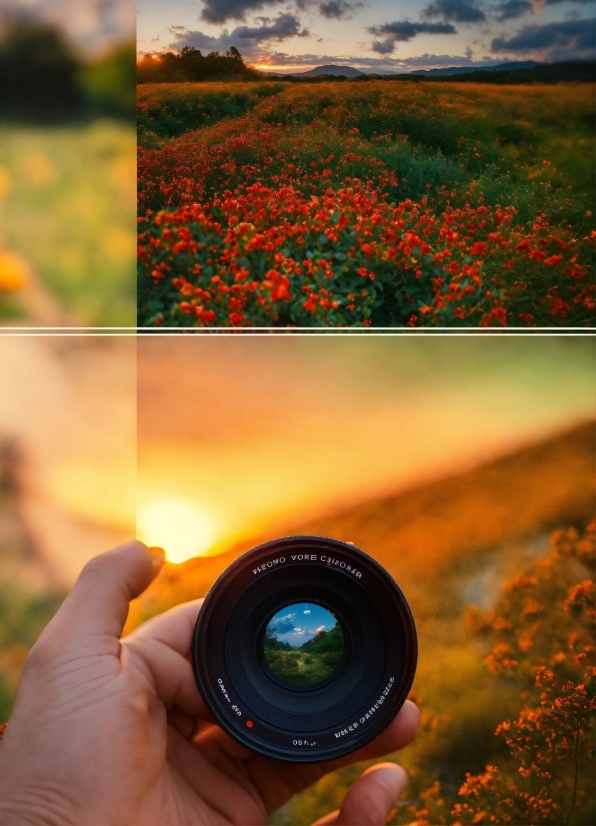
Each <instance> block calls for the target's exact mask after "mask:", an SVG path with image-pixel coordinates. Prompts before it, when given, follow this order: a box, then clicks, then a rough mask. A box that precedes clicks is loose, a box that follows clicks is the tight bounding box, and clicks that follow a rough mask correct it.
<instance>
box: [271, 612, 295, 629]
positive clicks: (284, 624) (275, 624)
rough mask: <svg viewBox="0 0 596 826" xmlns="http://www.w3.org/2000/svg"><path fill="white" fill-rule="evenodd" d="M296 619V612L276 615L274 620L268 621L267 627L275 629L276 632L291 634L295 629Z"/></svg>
mask: <svg viewBox="0 0 596 826" xmlns="http://www.w3.org/2000/svg"><path fill="white" fill-rule="evenodd" d="M295 619H296V614H286V615H285V616H284V617H278V618H277V619H276V620H273V621H272V622H270V623H269V627H270V628H271V629H272V630H273V631H275V633H276V634H291V633H292V632H293V631H297V630H300V629H297V628H296V626H295V625H294V620H295Z"/></svg>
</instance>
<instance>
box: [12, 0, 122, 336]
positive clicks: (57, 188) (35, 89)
mask: <svg viewBox="0 0 596 826" xmlns="http://www.w3.org/2000/svg"><path fill="white" fill-rule="evenodd" d="M135 13H136V12H135V4H134V3H133V2H131V0H0V324H4V325H7V324H13V325H20V326H66V325H94V326H95V325H107V326H136V306H135V301H136V292H135V276H134V258H135V250H136V222H135V208H136V132H135V120H134V119H135V46H134V36H135V20H136V17H135Z"/></svg>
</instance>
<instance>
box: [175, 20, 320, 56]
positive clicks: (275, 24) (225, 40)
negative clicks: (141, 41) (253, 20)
mask: <svg viewBox="0 0 596 826" xmlns="http://www.w3.org/2000/svg"><path fill="white" fill-rule="evenodd" d="M259 20H260V23H261V25H260V26H237V27H236V28H235V29H234V30H233V31H231V32H229V31H227V30H226V29H224V31H223V32H222V33H221V34H220V35H219V36H218V37H212V36H211V35H208V34H205V33H204V32H201V31H188V30H186V29H183V30H182V31H176V30H175V29H176V28H177V27H174V26H172V27H171V29H170V31H172V34H173V35H174V37H175V42H174V43H172V44H171V46H172V48H176V49H183V48H184V47H185V46H191V47H193V48H195V49H200V50H201V51H202V52H205V53H207V52H226V51H227V50H228V49H229V48H230V46H235V47H236V48H237V49H239V50H240V53H241V54H242V56H243V57H245V58H248V59H249V60H254V59H255V58H256V57H258V56H259V54H260V46H261V44H265V43H268V42H272V41H278V42H279V41H282V40H287V39H289V38H292V37H307V36H308V34H309V32H308V29H301V23H300V21H299V20H298V19H297V18H296V17H295V16H294V15H293V14H280V15H278V17H277V18H275V19H274V20H272V19H271V18H269V17H261V18H259ZM178 28H182V27H178Z"/></svg>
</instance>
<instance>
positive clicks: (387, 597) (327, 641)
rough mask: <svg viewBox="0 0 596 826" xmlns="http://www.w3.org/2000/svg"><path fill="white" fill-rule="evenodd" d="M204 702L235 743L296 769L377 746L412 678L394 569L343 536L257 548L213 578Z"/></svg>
mask: <svg viewBox="0 0 596 826" xmlns="http://www.w3.org/2000/svg"><path fill="white" fill-rule="evenodd" d="M192 654H193V668H194V673H195V678H196V680H197V685H198V687H199V690H200V692H201V695H202V697H203V699H204V701H205V703H206V705H207V707H208V708H209V710H210V711H211V713H212V714H213V716H214V718H215V719H216V721H217V722H218V723H219V725H220V726H221V727H222V728H223V729H224V731H226V732H227V733H228V734H229V735H230V736H231V737H233V738H234V739H235V740H236V741H237V742H239V743H241V744H242V745H244V746H246V747H248V748H250V749H251V750H253V751H255V752H258V753H260V754H263V755H266V756H268V757H273V758H276V759H279V760H287V761H292V762H299V763H315V762H321V761H326V760H333V759H336V758H338V757H341V756H343V755H345V754H349V753H350V752H352V751H355V750H356V749H359V748H361V747H362V746H364V745H365V744H366V743H368V742H370V741H371V740H373V739H374V738H375V737H376V736H377V735H378V734H380V732H381V731H383V729H385V728H386V727H387V726H388V725H389V723H390V722H391V720H392V719H393V718H394V717H395V715H396V714H397V712H398V711H399V709H400V708H401V706H402V705H403V703H404V700H405V699H406V697H407V695H408V692H409V690H410V688H411V685H412V681H413V679H414V672H415V668H416V656H417V643H416V630H415V626H414V621H413V618H412V614H411V612H410V609H409V606H408V604H407V602H406V599H405V597H404V595H403V594H402V592H401V590H400V589H399V587H398V586H397V585H396V583H395V582H394V580H393V579H392V577H391V576H390V575H389V574H388V573H387V571H386V570H385V569H384V568H383V567H382V566H381V565H379V563H378V562H376V561H375V560H374V559H372V558H371V557H369V556H368V555H367V554H365V553H363V552H362V551H360V550H358V549H357V548H355V547H354V546H352V545H348V544H346V543H344V542H339V541H337V540H335V539H325V538H322V537H312V536H296V537H287V538H285V539H277V540H273V541H272V542H267V543H265V544H264V545H260V546H259V547H258V548H255V549H253V550H252V551H248V553H245V554H244V555H243V556H241V557H240V558H239V559H237V560H236V561H235V562H233V563H232V564H231V565H230V566H229V567H228V568H227V569H226V570H225V571H224V572H223V574H222V575H221V576H220V577H219V579H218V580H217V581H216V582H215V584H214V585H213V587H212V588H211V590H210V591H209V594H208V595H207V597H206V599H205V602H204V605H203V608H202V609H201V612H200V613H199V617H198V620H197V624H196V627H195V632H194V636H193V646H192Z"/></svg>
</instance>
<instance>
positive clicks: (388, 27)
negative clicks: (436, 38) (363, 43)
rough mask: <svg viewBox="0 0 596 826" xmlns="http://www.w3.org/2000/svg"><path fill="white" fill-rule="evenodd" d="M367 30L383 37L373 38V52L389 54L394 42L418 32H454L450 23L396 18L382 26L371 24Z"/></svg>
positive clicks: (393, 47)
mask: <svg viewBox="0 0 596 826" xmlns="http://www.w3.org/2000/svg"><path fill="white" fill-rule="evenodd" d="M367 31H369V32H370V33H371V34H374V35H377V37H383V38H384V39H383V40H375V41H374V42H373V44H372V50H373V52H377V53H378V54H391V53H392V52H393V51H394V49H395V44H396V43H398V42H400V43H403V42H406V41H408V40H412V38H414V37H416V35H419V34H456V30H455V29H454V28H453V26H452V25H451V23H412V22H411V21H409V20H396V21H395V22H394V23H385V25H383V26H371V27H370V28H369V29H368V30H367Z"/></svg>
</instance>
